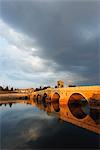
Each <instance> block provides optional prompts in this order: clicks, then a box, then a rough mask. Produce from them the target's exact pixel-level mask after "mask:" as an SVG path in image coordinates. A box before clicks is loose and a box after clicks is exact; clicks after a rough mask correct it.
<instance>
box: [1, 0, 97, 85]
mask: <svg viewBox="0 0 100 150" xmlns="http://www.w3.org/2000/svg"><path fill="white" fill-rule="evenodd" d="M99 68H100V1H99V0H98V1H96V0H77V1H76V0H47V1H46V0H44V1H43V0H37V1H36V0H29V1H28V0H20V1H19V0H0V85H6V84H7V85H11V86H14V87H38V86H40V85H42V86H44V85H51V86H54V85H55V84H56V81H57V80H59V79H61V80H63V81H65V84H69V83H73V84H78V85H79V84H81V85H86V84H99V83H100V78H99V76H100V74H99V73H100V70H99Z"/></svg>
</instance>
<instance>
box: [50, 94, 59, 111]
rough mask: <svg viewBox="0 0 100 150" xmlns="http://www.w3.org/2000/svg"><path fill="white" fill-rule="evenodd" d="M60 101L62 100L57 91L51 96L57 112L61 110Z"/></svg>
mask: <svg viewBox="0 0 100 150" xmlns="http://www.w3.org/2000/svg"><path fill="white" fill-rule="evenodd" d="M59 101H60V95H59V94H58V93H57V92H55V93H54V94H53V96H52V98H51V102H52V105H53V108H54V110H55V111H56V112H59V111H60V106H59Z"/></svg>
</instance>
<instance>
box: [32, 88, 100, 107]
mask: <svg viewBox="0 0 100 150" xmlns="http://www.w3.org/2000/svg"><path fill="white" fill-rule="evenodd" d="M31 98H35V99H37V100H39V101H42V100H43V99H44V98H45V99H46V100H48V101H55V100H57V99H59V104H67V103H68V102H69V100H72V99H74V100H83V101H84V99H86V100H87V101H88V102H89V101H90V100H100V86H77V87H66V88H48V89H46V90H40V91H36V92H33V93H32V94H31Z"/></svg>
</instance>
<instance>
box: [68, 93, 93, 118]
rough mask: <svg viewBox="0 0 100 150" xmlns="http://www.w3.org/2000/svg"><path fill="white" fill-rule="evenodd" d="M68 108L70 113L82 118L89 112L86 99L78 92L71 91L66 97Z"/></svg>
mask: <svg viewBox="0 0 100 150" xmlns="http://www.w3.org/2000/svg"><path fill="white" fill-rule="evenodd" d="M68 108H69V110H70V112H71V113H72V115H73V116H74V117H76V118H78V119H83V118H85V117H86V116H87V115H88V114H89V111H90V109H89V103H88V100H87V99H86V98H85V97H84V96H83V95H82V94H80V93H73V94H72V95H71V96H70V97H69V99H68Z"/></svg>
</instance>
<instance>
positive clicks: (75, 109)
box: [36, 97, 100, 133]
mask: <svg viewBox="0 0 100 150" xmlns="http://www.w3.org/2000/svg"><path fill="white" fill-rule="evenodd" d="M36 105H37V107H38V108H39V109H43V110H44V111H46V112H47V114H49V115H50V114H51V115H52V114H54V112H58V113H57V114H56V115H58V116H57V117H59V118H60V119H62V120H64V121H67V122H70V123H73V124H75V125H77V126H80V127H83V128H85V129H88V130H91V131H93V132H96V133H100V130H99V128H100V109H98V108H93V107H92V108H91V107H90V105H89V103H88V101H87V100H85V99H83V98H82V97H81V99H80V100H77V98H72V97H71V99H70V100H69V103H68V106H66V105H60V104H59V101H58V100H57V99H56V100H54V101H51V103H50V102H40V101H39V102H37V103H36Z"/></svg>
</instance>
